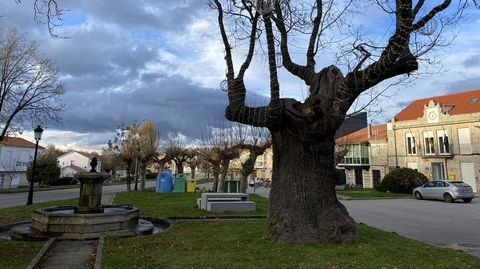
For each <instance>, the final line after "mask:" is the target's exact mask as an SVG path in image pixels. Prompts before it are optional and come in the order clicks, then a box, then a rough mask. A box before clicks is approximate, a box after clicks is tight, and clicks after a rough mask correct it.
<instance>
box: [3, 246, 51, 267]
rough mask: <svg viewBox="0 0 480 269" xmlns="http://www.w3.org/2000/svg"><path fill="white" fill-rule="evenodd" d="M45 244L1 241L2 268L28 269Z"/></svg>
mask: <svg viewBox="0 0 480 269" xmlns="http://www.w3.org/2000/svg"><path fill="white" fill-rule="evenodd" d="M44 243H45V242H21V241H3V240H0V268H3V269H7V268H8V269H14V268H26V267H27V266H28V264H29V263H30V261H31V260H32V259H33V257H35V255H37V253H38V251H40V249H41V248H42V246H43V244H44Z"/></svg>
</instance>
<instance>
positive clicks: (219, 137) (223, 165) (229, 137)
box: [201, 121, 240, 192]
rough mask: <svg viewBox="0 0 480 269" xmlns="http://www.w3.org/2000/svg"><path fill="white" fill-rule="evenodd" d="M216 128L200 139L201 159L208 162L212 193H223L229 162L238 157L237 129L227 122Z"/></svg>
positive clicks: (238, 141)
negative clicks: (201, 147)
mask: <svg viewBox="0 0 480 269" xmlns="http://www.w3.org/2000/svg"><path fill="white" fill-rule="evenodd" d="M216 126H217V127H215V128H213V127H211V128H210V132H209V133H208V134H207V135H206V136H204V137H203V138H202V143H203V145H202V146H203V147H204V150H203V151H202V152H201V154H202V158H203V159H204V160H206V161H207V162H209V163H210V164H211V167H212V173H213V187H212V191H213V192H217V191H218V192H225V191H226V190H225V180H226V177H227V173H228V168H229V166H230V162H231V161H232V160H234V159H236V158H238V157H239V156H240V150H239V143H240V136H238V128H236V126H233V125H232V124H230V123H229V122H226V121H225V122H219V123H218V124H216Z"/></svg>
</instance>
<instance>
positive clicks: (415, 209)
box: [248, 187, 480, 257]
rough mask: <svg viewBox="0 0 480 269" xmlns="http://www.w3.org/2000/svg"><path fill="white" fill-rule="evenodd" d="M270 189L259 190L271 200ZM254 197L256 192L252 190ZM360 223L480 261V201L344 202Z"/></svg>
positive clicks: (384, 200)
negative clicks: (445, 248)
mask: <svg viewBox="0 0 480 269" xmlns="http://www.w3.org/2000/svg"><path fill="white" fill-rule="evenodd" d="M269 191H270V189H268V188H263V187H260V188H257V189H256V190H255V193H256V194H259V195H261V196H263V197H268V195H269ZM248 192H249V193H253V189H252V188H249V189H248ZM341 202H342V203H343V204H344V205H345V206H346V207H347V209H348V212H349V213H350V215H351V216H352V217H353V218H354V219H355V221H356V222H361V223H365V224H367V225H369V226H372V227H376V228H379V229H382V230H384V231H388V232H396V233H398V234H400V235H402V236H405V237H408V238H412V239H416V240H420V241H423V242H426V243H429V244H433V245H437V246H443V247H452V248H455V249H462V250H465V251H466V252H469V253H471V254H472V255H475V256H477V257H480V198H476V199H474V200H473V201H472V202H471V203H470V204H466V203H462V202H455V203H452V204H448V203H445V202H443V201H427V200H421V201H419V200H414V199H382V200H342V201H341Z"/></svg>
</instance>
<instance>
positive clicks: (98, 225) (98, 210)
mask: <svg viewBox="0 0 480 269" xmlns="http://www.w3.org/2000/svg"><path fill="white" fill-rule="evenodd" d="M96 162H97V160H96V158H93V160H92V163H91V165H92V170H90V172H87V173H78V174H76V178H77V179H78V180H79V181H80V198H79V204H78V206H55V207H48V208H40V209H37V210H35V211H34V212H33V215H32V223H31V225H19V226H15V227H13V228H12V229H11V230H10V234H11V236H12V238H13V239H21V240H28V239H44V238H49V237H57V238H61V239H93V238H98V237H100V236H102V235H104V234H106V235H114V236H135V235H144V234H151V233H152V232H153V229H154V226H153V224H152V223H151V222H150V221H147V220H143V219H140V212H139V209H138V208H136V207H133V206H131V205H101V200H102V186H103V182H104V181H105V179H107V178H108V174H107V173H100V172H96V171H95V167H96V165H97V163H96Z"/></svg>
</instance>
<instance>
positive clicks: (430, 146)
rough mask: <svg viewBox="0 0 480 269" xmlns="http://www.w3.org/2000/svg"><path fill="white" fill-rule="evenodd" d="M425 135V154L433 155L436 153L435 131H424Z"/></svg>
mask: <svg viewBox="0 0 480 269" xmlns="http://www.w3.org/2000/svg"><path fill="white" fill-rule="evenodd" d="M423 137H424V143H423V145H424V148H425V154H427V155H431V154H435V141H434V139H433V132H425V133H423Z"/></svg>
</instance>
